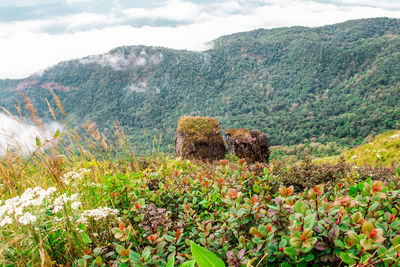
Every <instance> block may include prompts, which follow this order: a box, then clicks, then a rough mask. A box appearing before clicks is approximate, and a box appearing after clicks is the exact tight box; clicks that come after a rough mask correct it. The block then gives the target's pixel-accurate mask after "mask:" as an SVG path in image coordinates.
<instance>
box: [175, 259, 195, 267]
mask: <svg viewBox="0 0 400 267" xmlns="http://www.w3.org/2000/svg"><path fill="white" fill-rule="evenodd" d="M195 266H196V262H195V261H194V260H191V261H186V262H184V263H182V264H181V265H179V267H195Z"/></svg>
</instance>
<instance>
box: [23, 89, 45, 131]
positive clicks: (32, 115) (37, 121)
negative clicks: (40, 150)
mask: <svg viewBox="0 0 400 267" xmlns="http://www.w3.org/2000/svg"><path fill="white" fill-rule="evenodd" d="M19 93H20V95H21V97H22V100H23V101H24V104H25V107H26V109H27V110H28V111H29V113H30V118H31V120H32V121H33V123H35V125H36V126H37V127H38V128H39V129H40V130H42V131H43V130H44V127H43V122H42V120H41V119H40V118H39V116H38V113H37V110H36V109H35V107H34V106H33V104H32V102H31V100H30V99H29V97H28V96H27V95H26V94H25V92H24V91H20V92H19Z"/></svg>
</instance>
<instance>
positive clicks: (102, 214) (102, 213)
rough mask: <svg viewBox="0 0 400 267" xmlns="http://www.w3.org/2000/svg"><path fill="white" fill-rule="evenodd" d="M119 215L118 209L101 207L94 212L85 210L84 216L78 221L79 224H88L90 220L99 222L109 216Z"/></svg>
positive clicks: (93, 210)
mask: <svg viewBox="0 0 400 267" xmlns="http://www.w3.org/2000/svg"><path fill="white" fill-rule="evenodd" d="M118 213H119V210H117V209H110V208H108V207H99V208H97V209H92V210H85V211H84V212H83V213H82V214H81V217H80V218H79V219H78V220H77V222H78V223H84V224H87V223H88V219H89V218H92V219H94V220H95V221H98V220H100V219H104V218H107V217H109V216H115V215H117V214H118Z"/></svg>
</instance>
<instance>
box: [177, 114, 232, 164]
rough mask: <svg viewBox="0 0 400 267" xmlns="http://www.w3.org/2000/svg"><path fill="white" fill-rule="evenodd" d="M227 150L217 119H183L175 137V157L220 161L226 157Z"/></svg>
mask: <svg viewBox="0 0 400 267" xmlns="http://www.w3.org/2000/svg"><path fill="white" fill-rule="evenodd" d="M225 153H226V148H225V144H224V139H223V138H222V135H221V129H220V127H219V123H218V121H217V120H216V119H214V118H210V117H189V116H185V117H181V118H180V119H179V120H178V127H177V129H176V137H175V156H176V157H181V158H185V159H199V160H207V159H208V160H218V159H223V158H224V157H225Z"/></svg>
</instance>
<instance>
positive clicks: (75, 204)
mask: <svg viewBox="0 0 400 267" xmlns="http://www.w3.org/2000/svg"><path fill="white" fill-rule="evenodd" d="M81 204H82V203H81V202H79V201H75V202H72V204H71V208H72V209H73V210H77V209H78V208H79V206H80V205H81Z"/></svg>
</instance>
